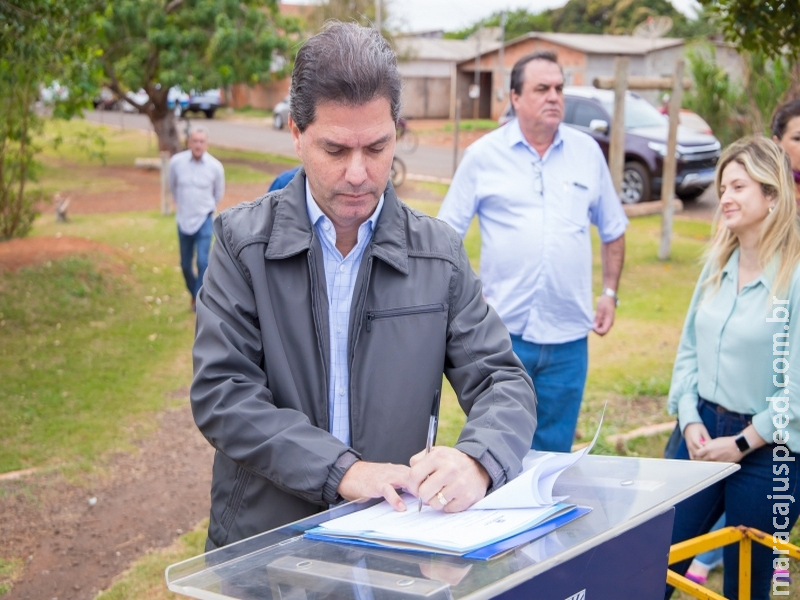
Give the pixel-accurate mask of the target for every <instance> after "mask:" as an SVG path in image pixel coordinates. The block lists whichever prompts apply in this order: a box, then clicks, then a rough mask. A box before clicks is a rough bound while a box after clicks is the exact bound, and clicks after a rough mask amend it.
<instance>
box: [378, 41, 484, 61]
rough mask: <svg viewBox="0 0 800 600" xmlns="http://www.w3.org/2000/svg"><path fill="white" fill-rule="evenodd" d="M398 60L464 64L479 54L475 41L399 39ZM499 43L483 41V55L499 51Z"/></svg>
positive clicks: (481, 50) (395, 42) (481, 49)
mask: <svg viewBox="0 0 800 600" xmlns="http://www.w3.org/2000/svg"><path fill="white" fill-rule="evenodd" d="M394 45H395V51H396V52H397V56H398V59H399V60H401V61H403V60H441V61H452V62H462V61H465V60H470V59H474V58H475V55H476V54H477V53H478V44H477V42H476V41H475V40H446V39H433V38H421V37H397V38H395V40H394ZM499 47H500V43H499V42H486V41H483V42H482V43H481V45H480V52H481V54H483V53H485V52H491V51H493V50H497V49H498V48H499Z"/></svg>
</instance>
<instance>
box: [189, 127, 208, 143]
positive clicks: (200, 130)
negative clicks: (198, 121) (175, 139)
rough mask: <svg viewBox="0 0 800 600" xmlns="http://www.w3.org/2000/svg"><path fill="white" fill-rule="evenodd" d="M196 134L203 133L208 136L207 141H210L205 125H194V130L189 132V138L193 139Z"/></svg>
mask: <svg viewBox="0 0 800 600" xmlns="http://www.w3.org/2000/svg"><path fill="white" fill-rule="evenodd" d="M195 133H202V134H203V135H204V136H206V141H208V127H205V126H203V125H192V128H191V129H190V130H189V137H192V136H193V135H194V134H195Z"/></svg>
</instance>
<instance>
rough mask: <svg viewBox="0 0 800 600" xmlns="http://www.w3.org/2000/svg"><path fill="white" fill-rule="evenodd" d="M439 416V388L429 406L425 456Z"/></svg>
mask: <svg viewBox="0 0 800 600" xmlns="http://www.w3.org/2000/svg"><path fill="white" fill-rule="evenodd" d="M438 418H439V390H436V391H435V392H434V394H433V405H432V406H431V418H430V421H428V441H427V442H426V443H425V456H428V454H430V452H431V448H432V447H433V442H434V441H435V440H436V421H437V419H438ZM417 512H422V496H420V497H419V502H418V505H417Z"/></svg>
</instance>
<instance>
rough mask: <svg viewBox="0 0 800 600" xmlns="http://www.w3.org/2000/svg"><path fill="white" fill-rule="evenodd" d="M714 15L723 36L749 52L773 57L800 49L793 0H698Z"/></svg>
mask: <svg viewBox="0 0 800 600" xmlns="http://www.w3.org/2000/svg"><path fill="white" fill-rule="evenodd" d="M700 4H702V5H703V6H704V7H705V8H707V9H708V10H709V11H710V12H711V13H713V14H714V15H716V17H717V18H718V19H719V23H720V26H721V27H722V30H723V32H724V33H725V38H726V39H728V40H730V41H731V42H733V43H734V44H736V45H737V46H739V47H741V48H744V49H745V50H748V51H750V52H758V53H761V54H763V55H764V56H766V57H770V58H774V57H776V56H779V55H781V54H783V53H788V54H791V55H793V56H794V57H797V54H798V51H800V10H798V6H797V1H796V0H700Z"/></svg>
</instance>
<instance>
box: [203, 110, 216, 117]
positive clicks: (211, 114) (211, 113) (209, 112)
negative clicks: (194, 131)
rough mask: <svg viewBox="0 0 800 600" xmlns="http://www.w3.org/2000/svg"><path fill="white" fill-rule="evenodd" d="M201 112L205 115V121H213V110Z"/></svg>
mask: <svg viewBox="0 0 800 600" xmlns="http://www.w3.org/2000/svg"><path fill="white" fill-rule="evenodd" d="M203 112H204V113H205V114H206V119H213V118H214V109H213V108H212V109H211V110H204V111H203Z"/></svg>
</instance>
